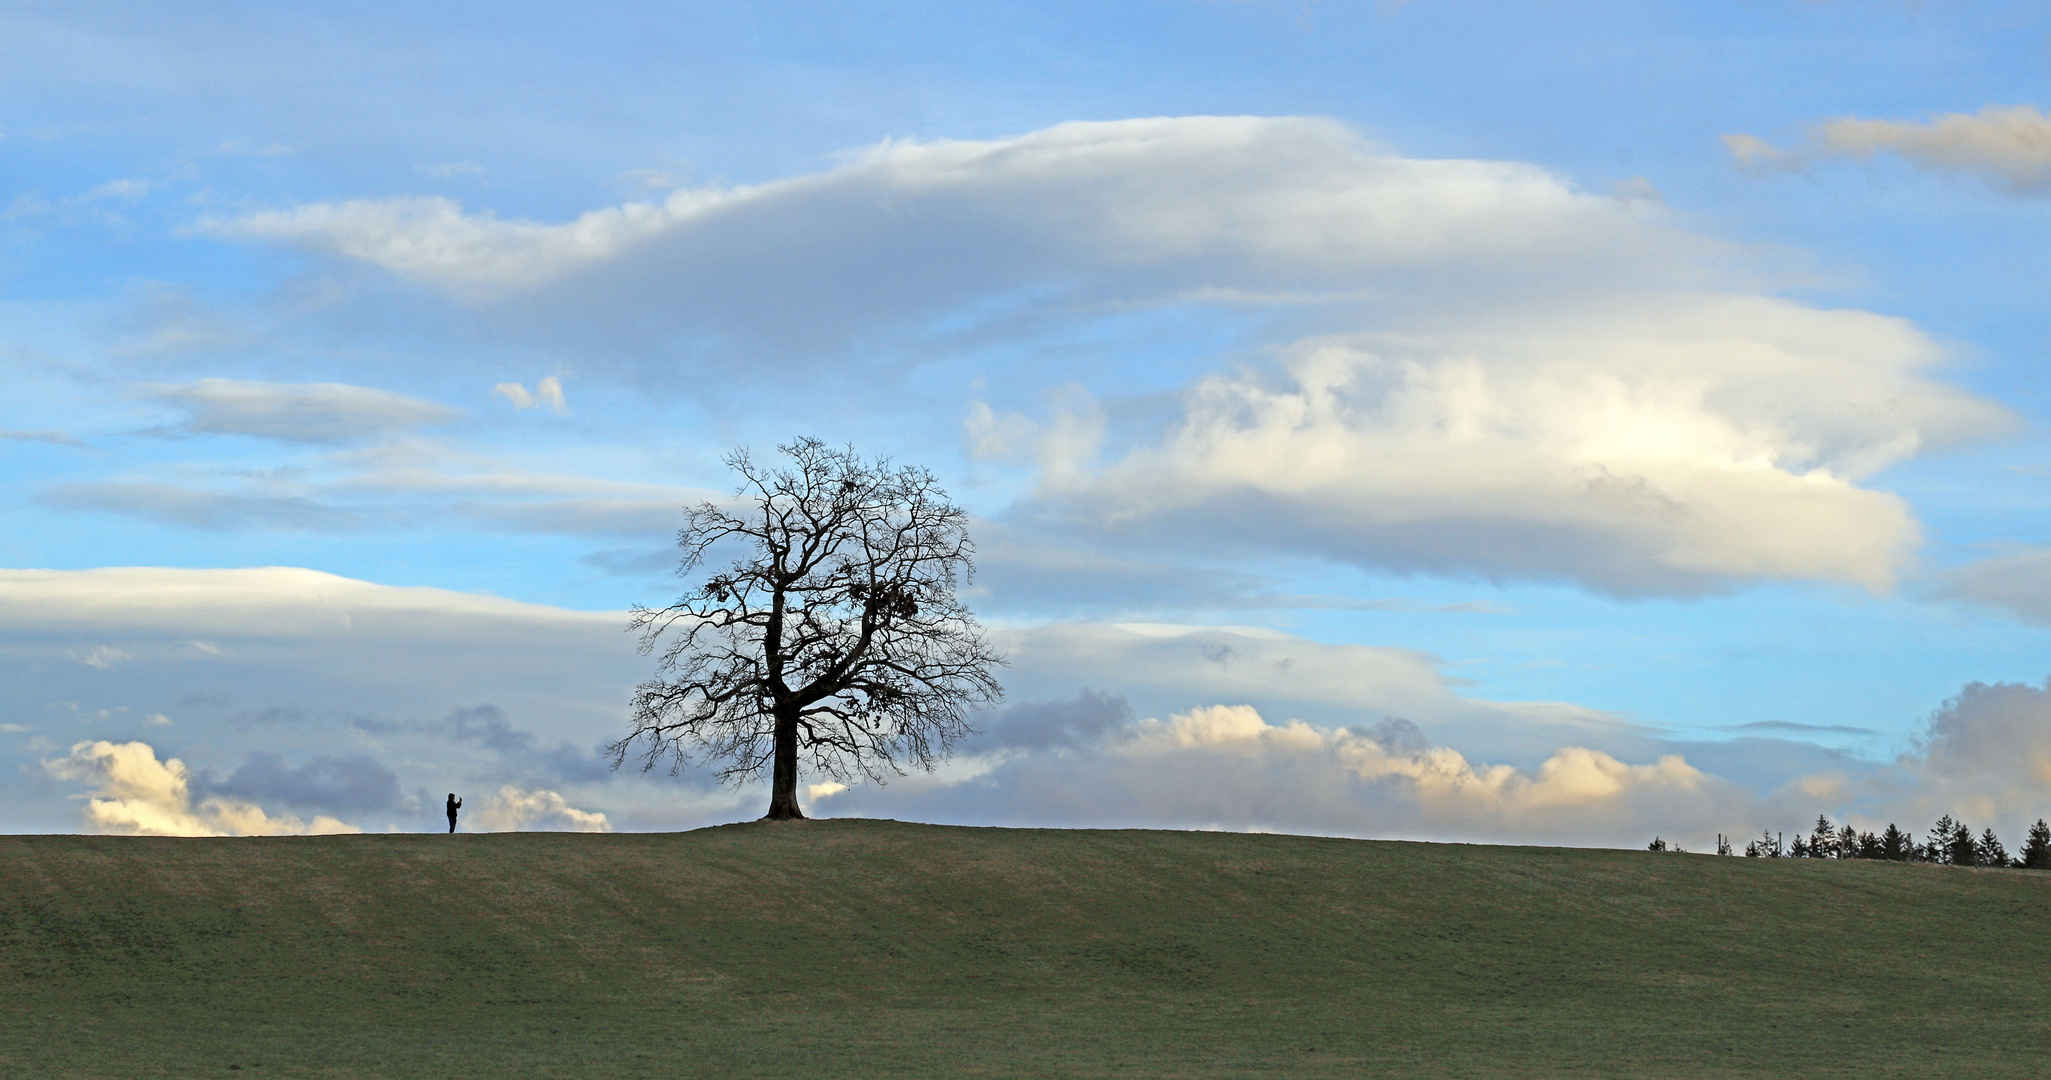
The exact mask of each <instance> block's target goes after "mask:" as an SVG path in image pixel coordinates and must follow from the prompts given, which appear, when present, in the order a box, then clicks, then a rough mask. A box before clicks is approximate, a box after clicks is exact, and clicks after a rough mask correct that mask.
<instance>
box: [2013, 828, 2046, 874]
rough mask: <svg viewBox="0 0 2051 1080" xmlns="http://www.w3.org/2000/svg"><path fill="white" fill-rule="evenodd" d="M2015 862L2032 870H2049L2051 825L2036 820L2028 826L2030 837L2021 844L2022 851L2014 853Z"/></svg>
mask: <svg viewBox="0 0 2051 1080" xmlns="http://www.w3.org/2000/svg"><path fill="white" fill-rule="evenodd" d="M2015 861H2016V862H2017V863H2018V864H2020V865H2022V866H2026V867H2029V868H2030V869H2032V870H2051V824H2046V823H2045V822H2044V819H2043V818H2038V819H2037V823H2036V824H2035V825H2032V826H2030V835H2029V838H2028V839H2027V840H2025V841H2024V842H2023V849H2022V850H2021V851H2018V852H2016V853H2015Z"/></svg>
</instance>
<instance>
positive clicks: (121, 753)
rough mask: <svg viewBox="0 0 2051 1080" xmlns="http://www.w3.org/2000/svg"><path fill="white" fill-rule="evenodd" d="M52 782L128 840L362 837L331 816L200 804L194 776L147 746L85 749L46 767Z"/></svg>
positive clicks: (89, 817)
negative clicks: (74, 790)
mask: <svg viewBox="0 0 2051 1080" xmlns="http://www.w3.org/2000/svg"><path fill="white" fill-rule="evenodd" d="M43 769H44V771H45V772H47V773H48V774H49V775H50V776H52V777H54V778H56V779H59V780H67V781H72V782H75V783H79V784H83V785H85V787H86V789H87V793H88V797H87V800H86V804H85V820H86V822H87V823H88V824H90V825H91V826H92V827H93V828H94V829H96V830H97V831H99V832H107V833H121V834H124V835H129V836H285V835H299V834H306V833H313V834H326V833H353V832H360V831H362V830H360V829H357V828H356V827H355V826H352V825H348V824H345V823H343V822H341V821H339V820H337V819H335V818H332V817H329V816H327V815H319V816H316V817H315V818H314V819H313V821H312V823H311V824H309V823H307V822H304V821H301V820H300V819H298V818H296V817H291V816H279V817H273V816H271V815H270V814H268V813H266V812H265V811H264V809H263V808H262V807H260V806H258V805H256V804H255V803H252V802H246V801H244V800H241V799H236V798H231V797H227V796H221V795H214V796H208V797H205V798H201V799H199V800H198V801H197V802H195V801H194V793H193V790H192V788H193V784H192V780H193V777H192V774H191V772H190V771H189V770H188V769H186V767H185V763H184V762H183V761H180V760H179V759H177V758H170V759H167V760H163V761H159V760H158V759H157V753H156V750H155V749H154V748H153V747H151V746H150V745H149V744H148V743H143V742H127V743H113V742H108V741H106V740H104V739H102V740H97V741H88V742H80V743H78V744H76V745H74V746H72V748H71V752H70V753H69V754H68V755H66V756H64V757H61V758H57V759H54V760H50V761H45V762H44V763H43Z"/></svg>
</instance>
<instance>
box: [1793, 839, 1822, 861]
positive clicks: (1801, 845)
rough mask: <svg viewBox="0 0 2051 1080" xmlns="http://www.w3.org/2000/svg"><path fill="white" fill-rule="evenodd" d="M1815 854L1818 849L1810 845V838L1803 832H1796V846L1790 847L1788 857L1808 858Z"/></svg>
mask: <svg viewBox="0 0 2051 1080" xmlns="http://www.w3.org/2000/svg"><path fill="white" fill-rule="evenodd" d="M1815 854H1816V849H1814V848H1812V847H1810V846H1809V838H1808V837H1806V836H1803V835H1802V834H1801V833H1796V834H1795V843H1794V846H1793V847H1790V848H1789V849H1788V857H1789V858H1793V859H1807V858H1811V857H1813V856H1815Z"/></svg>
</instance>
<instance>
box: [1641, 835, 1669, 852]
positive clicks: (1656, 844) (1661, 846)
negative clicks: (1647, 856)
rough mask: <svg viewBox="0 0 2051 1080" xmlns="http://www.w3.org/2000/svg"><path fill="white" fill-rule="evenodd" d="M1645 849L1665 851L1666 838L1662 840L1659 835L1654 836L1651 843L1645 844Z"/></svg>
mask: <svg viewBox="0 0 2051 1080" xmlns="http://www.w3.org/2000/svg"><path fill="white" fill-rule="evenodd" d="M1645 850H1647V851H1665V850H1666V841H1664V840H1661V839H1660V838H1659V837H1657V836H1655V837H1653V838H1652V842H1651V843H1649V844H1647V845H1645Z"/></svg>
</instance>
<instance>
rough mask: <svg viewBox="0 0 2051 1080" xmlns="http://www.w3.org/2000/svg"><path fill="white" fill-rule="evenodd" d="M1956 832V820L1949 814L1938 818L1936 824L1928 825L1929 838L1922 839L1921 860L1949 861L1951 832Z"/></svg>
mask: <svg viewBox="0 0 2051 1080" xmlns="http://www.w3.org/2000/svg"><path fill="white" fill-rule="evenodd" d="M1956 832H1958V822H1956V821H1953V820H1951V815H1950V814H1946V815H1944V816H1943V817H1940V818H1938V819H1937V822H1936V824H1933V825H1931V826H1930V832H1929V834H1928V835H1929V837H1930V838H1929V839H1928V840H1925V841H1923V860H1924V861H1925V862H1933V863H1948V862H1950V861H1951V840H1952V834H1953V833H1956Z"/></svg>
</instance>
